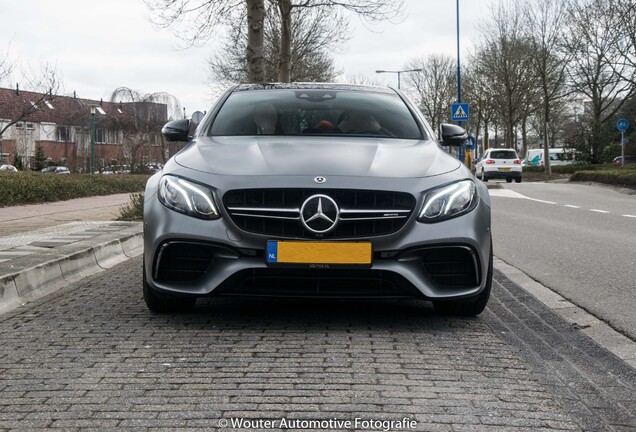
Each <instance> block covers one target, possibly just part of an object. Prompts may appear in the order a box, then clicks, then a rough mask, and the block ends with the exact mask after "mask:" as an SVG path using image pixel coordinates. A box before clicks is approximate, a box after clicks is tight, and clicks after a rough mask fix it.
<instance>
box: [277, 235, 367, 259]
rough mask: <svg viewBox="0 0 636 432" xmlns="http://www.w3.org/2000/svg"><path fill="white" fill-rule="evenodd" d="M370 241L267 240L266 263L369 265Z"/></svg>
mask: <svg viewBox="0 0 636 432" xmlns="http://www.w3.org/2000/svg"><path fill="white" fill-rule="evenodd" d="M372 256H373V253H372V246H371V243H370V242H327V241H321V242H312V241H278V240H269V241H268V242H267V263H268V264H354V265H369V264H371V261H372Z"/></svg>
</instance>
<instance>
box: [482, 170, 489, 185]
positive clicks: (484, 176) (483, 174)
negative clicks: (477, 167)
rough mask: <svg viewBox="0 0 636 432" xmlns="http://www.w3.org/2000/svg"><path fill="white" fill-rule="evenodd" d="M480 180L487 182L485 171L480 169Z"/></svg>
mask: <svg viewBox="0 0 636 432" xmlns="http://www.w3.org/2000/svg"><path fill="white" fill-rule="evenodd" d="M481 181H483V182H487V181H488V177H486V173H485V172H484V170H483V169H482V170H481Z"/></svg>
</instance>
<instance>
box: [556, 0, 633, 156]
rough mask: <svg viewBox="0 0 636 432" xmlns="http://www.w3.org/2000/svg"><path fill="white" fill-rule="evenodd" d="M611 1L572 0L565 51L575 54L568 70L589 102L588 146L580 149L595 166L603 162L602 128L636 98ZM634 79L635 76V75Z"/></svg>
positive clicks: (577, 87)
mask: <svg viewBox="0 0 636 432" xmlns="http://www.w3.org/2000/svg"><path fill="white" fill-rule="evenodd" d="M613 4H614V2H613V1H612V0H570V1H569V2H568V10H569V16H568V28H567V33H566V35H567V37H566V38H565V40H564V47H565V48H566V49H567V50H568V51H569V52H570V53H571V54H572V60H571V61H570V63H569V67H568V69H567V72H568V76H569V79H570V82H571V85H572V88H573V90H574V91H576V92H577V93H579V94H581V95H583V96H584V97H585V98H586V99H587V100H588V101H589V102H588V106H587V107H586V109H585V111H586V117H587V118H588V119H589V130H590V132H589V137H588V145H586V146H584V147H583V148H579V150H580V151H582V152H583V153H584V154H585V155H586V156H587V158H589V160H590V161H591V162H593V163H597V162H601V160H602V157H603V156H602V152H603V147H604V146H605V140H606V137H605V136H604V131H603V125H604V124H605V123H607V122H608V121H609V120H611V119H612V118H613V117H614V115H615V114H616V113H617V112H619V110H620V109H621V107H622V106H623V104H624V103H625V102H626V101H627V100H628V99H629V98H631V97H632V96H633V95H634V94H636V86H635V85H634V83H633V82H631V81H630V79H625V76H626V74H628V75H627V77H628V78H629V76H630V75H629V70H630V65H628V64H625V62H624V59H625V57H624V56H623V54H622V53H621V50H620V45H618V44H616V43H615V39H614V38H613V37H612V35H614V27H615V26H616V22H615V21H614V19H613V17H614V15H613V13H612V12H613V11H612V10H611V7H613ZM631 76H632V79H633V72H632V75H631Z"/></svg>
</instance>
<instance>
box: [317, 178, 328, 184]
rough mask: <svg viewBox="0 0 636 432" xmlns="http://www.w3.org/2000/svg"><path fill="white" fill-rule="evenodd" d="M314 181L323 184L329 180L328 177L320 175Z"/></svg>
mask: <svg viewBox="0 0 636 432" xmlns="http://www.w3.org/2000/svg"><path fill="white" fill-rule="evenodd" d="M314 181H315V182H316V183H318V184H323V183H324V182H326V181H327V179H326V178H325V177H322V176H318V177H316V178H314Z"/></svg>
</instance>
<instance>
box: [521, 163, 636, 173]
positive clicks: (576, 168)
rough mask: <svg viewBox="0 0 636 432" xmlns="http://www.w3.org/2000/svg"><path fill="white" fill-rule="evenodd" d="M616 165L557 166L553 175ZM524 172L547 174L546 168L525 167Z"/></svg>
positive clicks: (609, 167)
mask: <svg viewBox="0 0 636 432" xmlns="http://www.w3.org/2000/svg"><path fill="white" fill-rule="evenodd" d="M615 168H616V165H614V164H611V163H608V164H595V165H592V164H570V165H557V166H553V167H552V174H574V173H576V172H579V171H604V170H612V169H615ZM625 169H636V164H627V165H625ZM523 172H524V173H526V172H528V173H542V172H545V168H544V167H535V166H532V167H523Z"/></svg>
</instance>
